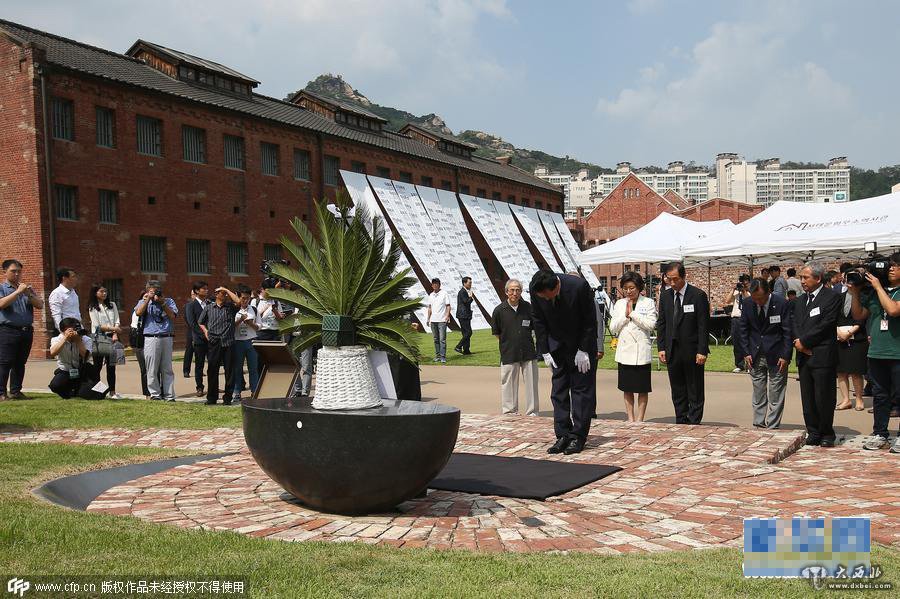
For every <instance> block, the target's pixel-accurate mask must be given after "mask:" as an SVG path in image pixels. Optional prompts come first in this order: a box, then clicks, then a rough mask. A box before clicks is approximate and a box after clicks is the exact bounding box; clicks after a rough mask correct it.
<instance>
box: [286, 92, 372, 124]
mask: <svg viewBox="0 0 900 599" xmlns="http://www.w3.org/2000/svg"><path fill="white" fill-rule="evenodd" d="M300 94H306V95H307V96H310V97H312V98H315V99H316V100H318V101H319V102H322V103H323V104H326V105H330V106H332V107H334V108H339V109H341V110H343V111H345V112H352V113H356V114H359V115H362V116H364V117H366V118H368V119H372V120H374V121H378V122H379V123H386V122H388V120H387V119H386V118H383V117H380V116H378V115H377V114H375V113H374V112H369V111H368V110H366V109H364V108H360V107H359V106H357V105H356V104H350V103H349V102H344V101H342V100H338V99H336V98H330V97H328V96H323V95H321V94H315V93H313V92H311V91H309V90H306V89H301V90H300V91H298V92H296V93H294V94H291V97H290V99H288V102H290V103H291V104H294V103H296V100H297V96H299V95H300Z"/></svg>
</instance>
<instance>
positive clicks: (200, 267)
mask: <svg viewBox="0 0 900 599" xmlns="http://www.w3.org/2000/svg"><path fill="white" fill-rule="evenodd" d="M187 271H188V274H189V275H208V274H209V241H208V240H206V239H188V240H187Z"/></svg>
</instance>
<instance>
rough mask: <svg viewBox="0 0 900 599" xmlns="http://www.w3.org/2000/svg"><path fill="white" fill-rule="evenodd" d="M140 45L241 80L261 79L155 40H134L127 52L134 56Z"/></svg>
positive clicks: (180, 60)
mask: <svg viewBox="0 0 900 599" xmlns="http://www.w3.org/2000/svg"><path fill="white" fill-rule="evenodd" d="M140 46H146V47H147V48H149V49H151V50H154V51H156V52H157V53H159V54H163V55H166V54H167V55H169V56H170V57H171V58H174V59H175V60H177V61H179V62H183V63H185V64H189V65H191V66H194V67H198V68H201V69H206V70H208V71H216V72H219V73H222V74H223V75H228V76H229V77H234V78H235V79H240V80H241V81H246V82H248V83H256V84H258V83H259V81H257V80H256V79H254V78H253V77H248V76H247V75H244V74H243V73H238V72H237V71H235V70H234V69H232V68H231V67H226V66H225V65H223V64H219V63H218V62H213V61H211V60H206V59H205V58H200V57H199V56H194V55H193V54H188V53H187V52H182V51H180V50H173V49H172V48H166V47H165V46H160V45H159V44H154V43H153V42H148V41H145V40H138V41H136V42H134V44H132V45H131V48H129V49H128V51H127V52H125V54H127V55H128V56H133V55H134V51H135V50H136V49H137V48H139V47H140Z"/></svg>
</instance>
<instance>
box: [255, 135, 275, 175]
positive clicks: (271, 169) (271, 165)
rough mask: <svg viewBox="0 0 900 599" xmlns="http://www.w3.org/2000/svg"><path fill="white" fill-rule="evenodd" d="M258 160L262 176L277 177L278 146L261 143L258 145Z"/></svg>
mask: <svg viewBox="0 0 900 599" xmlns="http://www.w3.org/2000/svg"><path fill="white" fill-rule="evenodd" d="M259 158H260V164H261V169H262V174H264V175H272V176H273V177H277V176H278V146H277V145H276V144H270V143H266V142H261V143H260V144H259Z"/></svg>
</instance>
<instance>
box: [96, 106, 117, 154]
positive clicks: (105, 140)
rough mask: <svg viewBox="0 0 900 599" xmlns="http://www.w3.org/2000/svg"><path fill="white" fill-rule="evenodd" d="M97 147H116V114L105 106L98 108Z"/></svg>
mask: <svg viewBox="0 0 900 599" xmlns="http://www.w3.org/2000/svg"><path fill="white" fill-rule="evenodd" d="M97 145H98V146H101V147H104V148H115V147H116V112H115V111H114V110H112V109H111V108H106V107H104V106H98V107H97Z"/></svg>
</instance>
